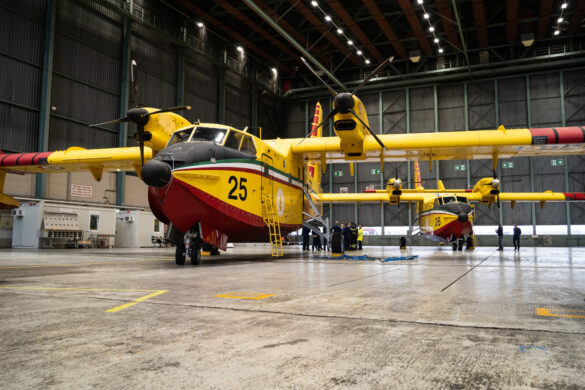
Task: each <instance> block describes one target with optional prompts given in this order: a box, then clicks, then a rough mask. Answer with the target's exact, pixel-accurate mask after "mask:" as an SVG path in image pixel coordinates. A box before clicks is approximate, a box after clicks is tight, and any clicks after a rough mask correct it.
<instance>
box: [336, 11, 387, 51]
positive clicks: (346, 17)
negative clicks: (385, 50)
mask: <svg viewBox="0 0 585 390" xmlns="http://www.w3.org/2000/svg"><path fill="white" fill-rule="evenodd" d="M325 2H326V3H327V4H329V6H330V7H331V8H332V9H333V11H335V13H336V14H337V15H338V16H339V17H340V18H341V19H342V20H343V22H344V23H345V24H346V25H347V28H348V29H349V31H351V33H352V34H353V35H355V37H356V38H357V39H358V40H359V41H360V42H361V43H362V44H363V45H364V46H365V47H366V49H367V50H368V51H369V52H370V54H371V55H372V56H374V58H375V59H376V61H378V62H382V61H384V59H385V58H384V56H383V55H382V54H381V53H380V52H379V51H378V49H376V47H375V46H374V45H373V44H372V42H371V41H370V39H369V38H368V37H367V35H366V34H364V32H363V31H362V29H361V28H360V27H359V26H358V25H357V23H356V22H355V21H354V20H353V18H352V17H351V15H350V14H349V12H347V10H346V9H345V7H344V6H343V5H341V3H340V2H339V1H337V0H325Z"/></svg>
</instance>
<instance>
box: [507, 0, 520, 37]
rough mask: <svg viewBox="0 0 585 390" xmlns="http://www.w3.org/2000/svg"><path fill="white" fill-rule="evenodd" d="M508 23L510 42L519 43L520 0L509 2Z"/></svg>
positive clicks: (510, 0)
mask: <svg viewBox="0 0 585 390" xmlns="http://www.w3.org/2000/svg"><path fill="white" fill-rule="evenodd" d="M506 21H507V35H508V42H518V0H508V2H507V4H506Z"/></svg>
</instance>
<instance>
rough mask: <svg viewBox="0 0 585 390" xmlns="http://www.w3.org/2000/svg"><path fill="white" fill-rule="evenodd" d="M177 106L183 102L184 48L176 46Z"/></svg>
mask: <svg viewBox="0 0 585 390" xmlns="http://www.w3.org/2000/svg"><path fill="white" fill-rule="evenodd" d="M175 102H176V104H177V106H182V105H183V104H185V48H183V47H179V48H177V98H176V99H175Z"/></svg>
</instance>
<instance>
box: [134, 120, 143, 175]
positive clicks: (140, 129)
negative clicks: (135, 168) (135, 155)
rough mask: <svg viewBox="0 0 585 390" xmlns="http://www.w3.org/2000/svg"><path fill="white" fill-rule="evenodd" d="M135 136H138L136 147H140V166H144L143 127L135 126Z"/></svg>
mask: <svg viewBox="0 0 585 390" xmlns="http://www.w3.org/2000/svg"><path fill="white" fill-rule="evenodd" d="M136 130H137V134H138V145H139V146H140V166H141V167H143V166H144V126H143V125H137V126H136Z"/></svg>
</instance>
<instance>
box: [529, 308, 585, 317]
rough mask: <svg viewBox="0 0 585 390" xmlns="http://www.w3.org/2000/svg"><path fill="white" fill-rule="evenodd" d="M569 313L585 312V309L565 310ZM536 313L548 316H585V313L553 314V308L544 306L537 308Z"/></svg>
mask: <svg viewBox="0 0 585 390" xmlns="http://www.w3.org/2000/svg"><path fill="white" fill-rule="evenodd" d="M563 311H564V312H567V313H583V314H585V310H563ZM536 315H537V316H548V317H566V318H585V315H581V316H579V315H574V314H553V313H551V309H545V308H542V307H537V308H536Z"/></svg>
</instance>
